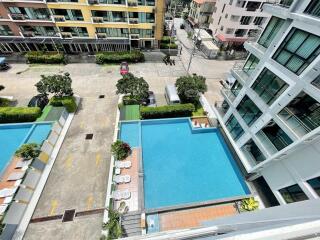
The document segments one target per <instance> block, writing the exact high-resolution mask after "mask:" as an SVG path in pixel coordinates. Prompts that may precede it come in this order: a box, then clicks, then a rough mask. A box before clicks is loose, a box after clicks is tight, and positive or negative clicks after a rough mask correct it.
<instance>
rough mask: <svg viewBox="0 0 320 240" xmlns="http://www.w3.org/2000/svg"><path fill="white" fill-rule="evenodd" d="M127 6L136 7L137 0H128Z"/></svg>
mask: <svg viewBox="0 0 320 240" xmlns="http://www.w3.org/2000/svg"><path fill="white" fill-rule="evenodd" d="M128 6H129V7H137V6H138V1H135V0H128Z"/></svg>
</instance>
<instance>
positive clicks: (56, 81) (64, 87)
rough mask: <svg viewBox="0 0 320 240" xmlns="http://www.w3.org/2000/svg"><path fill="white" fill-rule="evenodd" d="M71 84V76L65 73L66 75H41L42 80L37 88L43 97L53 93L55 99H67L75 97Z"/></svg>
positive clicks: (37, 84)
mask: <svg viewBox="0 0 320 240" xmlns="http://www.w3.org/2000/svg"><path fill="white" fill-rule="evenodd" d="M71 84H72V79H71V77H70V74H69V73H65V74H64V75H60V74H54V75H49V76H45V75H41V80H40V81H39V82H38V83H36V85H35V86H36V87H37V90H38V92H39V93H40V94H41V95H45V96H48V94H49V93H52V94H53V95H54V96H55V97H65V96H72V95H73V90H72V87H71Z"/></svg>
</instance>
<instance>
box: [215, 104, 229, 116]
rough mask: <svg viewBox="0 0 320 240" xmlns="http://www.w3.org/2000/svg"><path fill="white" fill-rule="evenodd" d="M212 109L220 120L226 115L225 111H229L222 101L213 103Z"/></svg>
mask: <svg viewBox="0 0 320 240" xmlns="http://www.w3.org/2000/svg"><path fill="white" fill-rule="evenodd" d="M214 107H215V109H217V111H218V113H219V115H220V116H221V118H223V117H224V115H226V113H227V111H228V110H229V105H228V104H227V103H226V102H224V101H218V102H215V104H214Z"/></svg>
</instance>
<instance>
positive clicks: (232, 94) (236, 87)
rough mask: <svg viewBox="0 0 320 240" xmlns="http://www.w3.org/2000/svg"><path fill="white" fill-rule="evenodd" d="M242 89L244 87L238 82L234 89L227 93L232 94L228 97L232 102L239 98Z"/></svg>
mask: <svg viewBox="0 0 320 240" xmlns="http://www.w3.org/2000/svg"><path fill="white" fill-rule="evenodd" d="M241 89H242V85H241V83H239V82H238V81H236V82H235V83H234V84H233V85H232V87H231V88H230V91H227V93H230V94H228V97H229V98H230V100H231V101H233V100H234V99H235V98H236V97H237V96H238V94H239V92H240V90H241Z"/></svg>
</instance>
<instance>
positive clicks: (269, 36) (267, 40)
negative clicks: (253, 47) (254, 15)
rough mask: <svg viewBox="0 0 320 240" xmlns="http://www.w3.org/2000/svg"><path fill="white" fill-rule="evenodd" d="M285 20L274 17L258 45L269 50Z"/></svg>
mask: <svg viewBox="0 0 320 240" xmlns="http://www.w3.org/2000/svg"><path fill="white" fill-rule="evenodd" d="M283 23H284V20H283V19H281V18H277V17H272V18H271V19H270V21H269V23H268V25H267V27H266V28H265V30H264V31H263V33H262V35H261V37H260V38H259V41H258V43H259V44H260V45H262V46H264V47H265V48H268V47H269V46H270V44H271V42H272V40H273V39H274V37H275V36H276V35H277V33H278V32H279V30H280V28H281V27H282V25H283Z"/></svg>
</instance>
